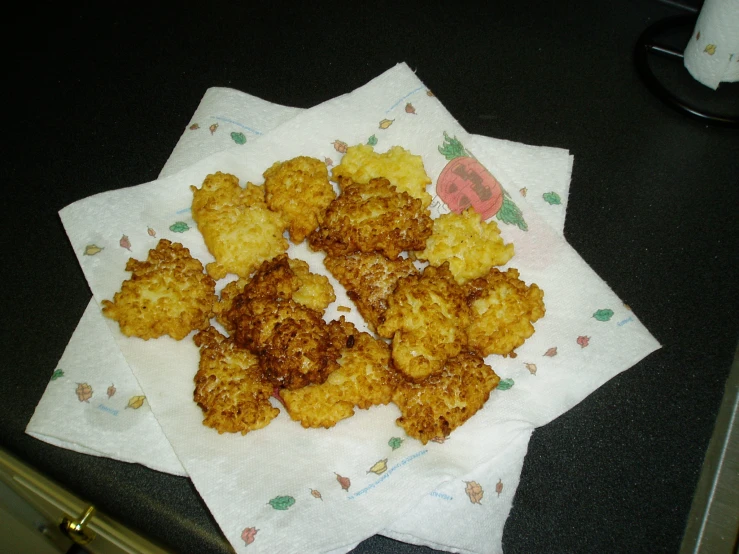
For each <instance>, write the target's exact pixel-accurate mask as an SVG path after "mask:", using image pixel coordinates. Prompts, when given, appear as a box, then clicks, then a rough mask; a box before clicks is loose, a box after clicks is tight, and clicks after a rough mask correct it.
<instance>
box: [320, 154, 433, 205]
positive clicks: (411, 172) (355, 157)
mask: <svg viewBox="0 0 739 554" xmlns="http://www.w3.org/2000/svg"><path fill="white" fill-rule="evenodd" d="M331 177H332V178H333V179H334V180H335V181H337V182H338V183H339V185H340V186H342V187H343V185H342V184H341V182H340V180H341V178H347V177H348V178H349V179H351V180H352V181H354V182H356V183H368V182H369V181H371V180H372V179H375V178H377V177H385V178H386V179H388V180H389V181H390V183H391V184H393V185H394V186H395V187H396V188H397V189H398V190H399V191H401V192H407V193H408V194H410V195H411V196H412V197H413V198H418V199H419V200H420V201H421V205H422V206H423V207H424V208H428V207H429V206H430V205H431V195H430V194H429V193H428V192H426V186H427V185H430V184H431V179H430V178H429V176H428V174H427V173H426V170H425V169H424V167H423V158H421V156H417V155H415V154H411V153H410V152H409V151H408V150H406V149H404V148H403V147H402V146H393V147H391V148H390V149H389V150H388V151H387V152H385V153H382V154H378V153H377V152H375V150H374V148H372V146H370V145H368V144H358V145H356V146H350V147H349V148H348V149H347V151H346V153H345V154H344V157H343V158H341V163H340V164H339V165H337V166H336V167H334V168H333V170H332V171H331Z"/></svg>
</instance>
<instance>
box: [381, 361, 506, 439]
mask: <svg viewBox="0 0 739 554" xmlns="http://www.w3.org/2000/svg"><path fill="white" fill-rule="evenodd" d="M499 382H500V377H498V375H496V373H495V372H494V371H493V370H492V368H490V366H488V365H486V364H485V362H484V361H483V359H482V358H481V357H480V356H477V355H474V354H471V353H469V352H464V353H461V354H459V355H458V356H455V357H453V358H449V359H447V360H446V362H445V364H444V367H443V369H442V371H441V372H440V373H437V374H435V375H430V376H429V377H427V378H426V379H424V380H423V381H421V382H420V383H412V382H410V381H406V382H404V383H401V384H400V385H399V386H398V388H397V390H396V391H395V394H394V395H393V402H394V403H395V404H397V405H398V408H400V413H401V414H402V415H401V417H399V418H398V419H397V420H396V422H397V424H398V425H400V426H401V427H402V428H403V429H405V432H406V433H408V435H410V436H411V437H414V438H416V439H418V440H420V441H421V442H422V443H423V444H426V443H427V442H428V441H430V440H433V439H441V438H444V437H448V436H449V434H450V433H451V432H452V431H453V430H454V429H456V428H458V427H459V426H460V425H462V424H463V423H464V422H465V421H467V420H468V419H469V418H471V417H472V416H473V415H474V414H475V413H477V411H478V410H479V409H480V408H482V407H483V405H484V404H485V402H487V400H488V398H489V397H490V392H491V391H492V390H493V389H494V388H495V387H497V386H498V383H499Z"/></svg>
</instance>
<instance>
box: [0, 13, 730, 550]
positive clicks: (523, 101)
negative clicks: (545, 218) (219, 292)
mask: <svg viewBox="0 0 739 554" xmlns="http://www.w3.org/2000/svg"><path fill="white" fill-rule="evenodd" d="M694 5H695V4H694ZM54 6H55V7H52V8H47V9H44V10H41V9H40V7H37V6H36V5H26V6H25V7H21V8H20V9H21V11H22V12H23V13H22V14H21V16H19V17H14V18H6V21H5V26H6V29H7V31H6V33H5V42H6V47H5V53H6V54H5V64H4V65H5V66H6V70H5V73H6V76H7V77H6V79H5V87H4V88H5V93H6V96H5V98H6V100H5V109H4V110H3V111H4V114H3V118H2V123H3V129H4V135H5V139H4V144H5V147H4V152H3V156H2V158H3V160H2V167H3V172H2V176H3V179H2V184H3V187H2V193H1V194H2V196H1V197H0V198H2V203H3V204H4V206H3V211H2V213H3V221H4V223H5V224H4V230H3V239H2V243H3V249H2V252H3V260H4V262H5V267H4V268H3V270H2V275H3V279H2V281H1V282H2V286H1V287H0V288H1V289H2V306H3V320H2V321H3V324H2V348H3V350H2V369H0V371H1V372H2V373H1V378H0V383H2V385H1V386H0V391H1V392H0V395H1V397H0V422H1V423H2V429H1V431H0V437H1V442H0V444H1V445H2V447H4V448H6V449H7V450H8V451H10V452H11V453H12V454H14V455H16V456H18V457H20V458H21V459H23V460H24V461H26V462H27V463H29V464H30V465H32V466H33V467H35V468H36V469H38V470H39V471H41V472H43V473H44V474H46V475H47V476H49V477H50V478H52V479H54V480H56V481H58V482H59V483H61V484H62V485H64V486H66V487H68V488H69V489H70V490H71V491H72V492H74V493H75V494H77V495H78V496H80V497H82V498H84V499H86V500H88V501H90V502H92V503H94V504H95V505H96V506H97V507H98V508H99V509H100V510H102V511H104V512H106V513H108V514H109V515H111V516H113V517H114V518H117V519H119V520H120V521H122V522H123V523H125V524H128V525H130V526H131V527H133V528H135V529H137V530H139V531H141V532H142V533H144V534H145V535H147V536H150V537H152V538H153V539H155V540H157V541H159V542H161V543H163V544H165V545H168V546H169V547H170V548H172V549H173V550H174V551H177V552H184V553H189V552H198V553H203V554H209V553H222V552H227V551H228V546H227V544H226V543H225V540H224V539H223V538H222V536H221V534H220V532H219V530H218V528H217V526H216V525H215V523H214V522H213V520H212V519H211V517H210V515H209V513H208V510H207V509H206V507H205V506H204V504H203V503H202V501H201V499H200V498H199V496H198V494H197V492H196V491H195V489H194V487H193V486H192V484H191V482H190V481H189V480H188V479H184V478H178V477H173V476H169V475H164V474H160V473H158V472H155V471H152V470H149V469H146V468H143V467H140V466H137V465H131V464H126V463H121V462H117V461H113V460H109V459H100V458H95V457H91V456H86V455H82V454H78V453H74V452H70V451H66V450H63V449H60V448H56V447H53V446H50V445H48V444H46V443H43V442H40V441H38V440H36V439H33V438H31V437H29V436H27V435H25V433H24V429H25V426H26V424H27V422H28V420H29V419H30V417H31V415H32V414H33V410H34V408H35V406H36V404H37V402H38V401H39V399H40V398H41V395H42V394H43V391H44V389H45V387H46V384H47V382H48V380H49V377H50V375H51V373H52V371H53V370H54V368H55V365H56V363H57V361H58V359H59V358H60V356H61V355H62V353H63V351H64V348H65V346H66V344H67V341H68V340H69V338H70V336H71V335H72V332H73V330H74V328H75V326H76V324H77V322H78V320H79V318H80V316H81V315H82V313H83V310H84V308H85V306H86V305H87V302H88V300H89V299H90V292H89V289H88V287H87V284H86V282H85V279H84V277H83V275H82V272H81V270H80V269H79V267H78V265H77V262H76V259H75V257H74V254H73V252H72V249H71V247H70V245H69V243H68V241H67V239H66V235H65V233H64V230H63V228H62V225H61V223H60V221H59V218H58V216H57V212H58V210H59V209H61V208H62V207H64V206H66V205H67V204H69V203H71V202H73V201H75V200H78V199H81V198H83V197H86V196H89V195H91V194H94V193H97V192H102V191H107V190H111V189H116V188H120V187H125V186H130V185H134V184H138V183H143V182H147V181H150V180H153V179H154V178H156V176H157V174H158V172H159V170H160V169H161V167H162V165H163V164H164V163H165V161H166V160H167V158H168V156H169V154H170V152H171V150H172V148H173V147H174V145H175V144H176V143H177V140H178V139H179V137H180V135H181V133H182V132H183V131H184V129H185V126H186V125H187V124H188V122H189V118H190V116H191V115H192V113H193V112H194V111H195V109H196V107H197V105H198V103H199V101H200V99H201V98H202V95H203V94H204V92H205V90H206V89H207V88H208V87H211V86H224V87H233V88H235V89H239V90H242V91H245V92H248V93H250V94H253V95H255V96H259V97H261V98H264V99H266V100H270V101H273V102H277V103H280V104H285V105H291V106H297V107H303V108H308V107H311V106H313V105H315V104H317V103H320V102H322V101H324V100H328V99H330V98H332V97H334V96H337V95H339V94H343V93H345V92H349V91H351V90H353V89H354V88H357V87H359V86H361V85H363V84H365V83H366V82H367V81H368V80H370V79H372V78H373V77H375V76H377V75H379V74H380V73H382V72H384V71H385V70H387V69H389V68H390V67H392V66H393V65H395V64H396V63H398V62H402V61H405V62H406V63H408V65H409V66H410V67H412V68H413V69H414V70H416V71H417V74H418V76H419V78H420V79H421V80H422V81H423V82H424V83H425V84H426V85H427V86H428V87H429V88H430V89H432V90H433V91H434V93H435V94H436V96H437V97H438V98H439V99H440V100H441V101H442V103H444V105H445V106H446V107H447V108H448V109H449V111H450V112H451V113H452V114H453V115H454V116H455V117H457V119H458V120H459V121H460V123H461V124H462V125H463V126H464V127H465V128H466V129H467V130H468V131H469V132H472V133H479V134H484V135H489V136H493V137H497V138H504V139H509V140H513V141H518V142H523V143H527V144H534V145H546V146H555V147H561V148H567V149H569V150H570V152H571V153H572V154H573V155H574V157H575V164H574V170H573V175H572V185H571V190H570V198H569V209H568V214H567V222H566V227H565V235H566V238H567V240H568V241H569V242H570V243H571V244H572V245H573V247H574V248H575V249H576V250H577V251H578V252H579V253H580V255H581V256H582V257H583V258H584V259H585V260H586V261H587V262H588V263H589V264H590V265H591V266H592V267H593V269H594V270H595V271H596V272H597V273H598V274H599V275H600V276H601V277H602V278H603V279H604V280H605V281H606V282H608V283H609V285H611V287H613V289H614V290H615V291H616V293H617V294H618V295H619V296H620V298H621V299H622V300H624V301H625V302H626V303H627V304H628V305H629V306H630V307H631V308H632V309H633V311H634V312H635V313H636V314H637V316H638V317H639V318H640V319H641V320H642V322H643V323H644V324H645V325H646V327H647V328H648V329H649V330H650V331H651V332H652V333H653V334H654V336H655V337H656V338H657V340H658V341H660V343H661V344H662V345H663V347H662V348H661V349H660V350H658V351H657V352H655V353H654V354H652V355H650V356H649V357H647V358H646V359H645V360H644V361H642V362H641V363H639V364H637V365H636V366H635V367H633V368H632V369H630V370H629V371H626V372H624V373H622V374H621V375H619V376H618V377H616V378H614V379H613V380H611V381H610V382H608V383H607V384H606V385H605V386H603V387H602V388H600V389H599V390H597V391H596V392H595V393H593V394H592V395H591V396H590V397H588V398H587V399H585V400H584V401H583V402H582V403H580V404H579V405H578V406H576V407H575V408H574V409H572V410H571V411H569V412H567V413H566V414H564V415H562V416H561V417H559V418H557V419H556V420H555V421H553V422H551V423H550V424H549V425H546V426H544V427H542V428H540V429H537V430H536V432H535V433H534V435H533V438H532V440H531V443H530V447H529V452H528V455H527V457H526V462H525V465H524V468H523V474H522V481H521V485H520V487H519V488H518V491H517V493H516V496H515V501H514V505H513V510H512V512H511V515H510V517H509V519H508V521H507V523H506V527H505V533H504V541H503V545H504V550H505V552H506V554H517V553H560V552H562V553H564V552H568V553H592V552H628V553H641V552H644V553H647V552H648V553H655V552H676V551H677V549H678V548H679V545H680V541H681V537H682V534H683V530H684V526H685V523H686V517H687V514H688V511H689V509H690V504H691V499H692V496H693V491H694V488H695V485H696V483H697V480H698V475H699V472H700V470H701V465H702V461H703V456H704V453H705V449H706V446H707V444H708V440H709V438H710V435H711V431H712V428H713V424H714V420H715V417H716V413H717V411H718V407H719V404H720V401H721V397H722V394H723V390H724V383H725V380H726V377H727V375H728V370H729V366H730V363H731V360H732V358H733V355H734V351H735V348H736V346H737V338H738V336H739V310H738V309H737V308H739V302H738V298H739V271H738V264H737V259H738V258H739V232H737V231H738V230H739V229H738V228H737V215H738V212H739V132H738V131H737V130H735V129H728V128H719V127H714V126H711V125H707V124H706V123H703V122H700V121H697V120H694V119H690V118H688V117H686V116H684V115H682V114H680V113H678V112H676V111H675V110H672V109H670V108H669V107H667V106H666V105H664V104H663V103H662V102H661V101H660V100H659V99H657V98H656V97H655V96H654V95H653V94H652V93H651V92H650V91H649V90H647V89H646V88H645V86H644V84H643V82H642V81H641V80H640V78H639V76H638V74H637V72H636V70H635V68H634V64H633V51H634V46H635V44H636V42H637V39H638V38H639V36H640V34H641V33H642V32H643V31H644V30H645V29H646V28H647V27H648V26H649V25H651V24H652V23H654V22H656V21H659V20H662V19H664V18H666V17H670V16H673V15H678V14H681V13H684V11H683V10H681V9H680V8H679V7H676V6H675V5H670V4H667V3H663V2H658V1H647V0H644V1H637V0H613V1H610V2H592V1H591V0H572V1H571V2H566V3H560V2H550V1H540V0H534V1H531V2H525V3H517V2H488V3H484V4H483V5H477V4H472V5H471V6H468V5H466V4H464V3H461V2H449V1H445V2H441V1H436V2H426V3H408V2H405V3H382V2H379V3H377V2H371V3H363V4H362V5H361V6H360V5H358V3H354V2H332V3H310V2H304V3H284V4H281V3H275V2H264V3H252V2H240V3H233V4H223V5H220V4H218V3H201V4H199V5H197V6H193V5H192V4H187V5H185V4H182V5H179V6H178V7H170V8H168V9H167V10H165V9H163V8H157V7H154V5H150V6H147V7H141V6H139V5H130V4H115V5H113V6H110V5H108V6H106V7H105V8H104V9H103V8H100V11H89V10H82V9H81V8H77V7H73V6H70V5H67V4H55V5H54ZM687 32H688V33H689V32H690V30H689V29H688V30H687ZM673 38H674V37H673ZM675 40H677V42H679V41H680V40H681V39H680V37H677V38H676V39H675ZM654 64H655V65H654V67H655V72H656V73H657V74H658V75H660V77H661V78H663V79H666V80H667V81H669V82H670V83H671V86H674V87H675V88H676V89H677V90H679V91H680V92H681V93H685V94H689V95H694V97H695V98H696V99H697V100H699V101H700V102H704V103H706V104H707V105H710V106H711V107H712V108H713V109H719V110H723V111H725V112H732V113H733V114H734V115H736V114H737V113H738V112H739V89H738V88H737V85H728V86H727V85H722V86H721V88H720V89H719V91H718V92H717V93H712V92H710V91H709V90H708V89H706V88H705V87H702V86H701V85H698V84H697V83H695V82H694V81H692V79H690V78H689V77H685V73H684V71H683V70H681V66H680V65H679V62H678V65H675V64H674V63H673V64H670V63H668V62H666V61H664V60H656V61H655V62H654ZM70 423H71V424H73V423H74V422H70ZM429 551H430V550H429V549H426V548H418V547H413V546H410V545H407V544H403V543H398V542H396V541H392V540H389V539H386V538H383V537H373V538H369V539H368V540H366V541H365V542H363V543H362V544H360V545H359V546H358V547H357V549H356V552H359V553H370V552H381V553H395V552H399V553H411V552H413V553H416V552H429Z"/></svg>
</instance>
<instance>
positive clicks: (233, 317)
mask: <svg viewBox="0 0 739 554" xmlns="http://www.w3.org/2000/svg"><path fill="white" fill-rule="evenodd" d="M247 291H248V287H247V288H246V289H245V290H244V293H242V294H240V295H239V296H237V297H236V298H234V300H233V304H232V306H231V309H230V310H229V311H228V312H227V313H226V315H225V317H226V318H227V319H228V320H229V321H230V323H231V325H232V326H233V329H234V333H233V335H232V336H233V338H234V341H235V342H236V344H237V345H239V346H242V347H244V348H247V349H248V350H250V351H251V352H253V353H254V354H256V355H257V356H258V357H259V364H260V367H261V369H262V371H263V373H264V375H265V376H266V377H267V378H268V379H269V380H270V381H271V382H272V383H273V384H274V385H275V386H279V387H283V388H286V389H290V390H292V389H296V388H300V387H304V386H306V385H309V384H311V383H323V382H324V381H325V380H326V378H327V377H328V374H329V373H331V372H332V371H333V370H335V369H336V368H337V367H338V364H337V363H336V360H337V358H338V357H339V355H340V350H341V347H342V346H343V342H342V337H341V335H340V333H339V332H337V330H336V329H334V328H333V327H332V326H331V324H328V323H326V321H324V319H323V317H322V316H321V313H320V312H317V311H315V310H312V309H310V308H307V307H305V306H303V305H301V304H298V303H297V302H295V301H294V300H292V299H289V298H288V299H283V298H270V297H255V298H248V296H247V295H246V294H245V293H246V292H247Z"/></svg>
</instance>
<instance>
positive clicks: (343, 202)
mask: <svg viewBox="0 0 739 554" xmlns="http://www.w3.org/2000/svg"><path fill="white" fill-rule="evenodd" d="M341 182H342V184H341V187H342V192H341V194H340V195H339V196H338V197H337V198H336V199H335V200H334V201H333V202H331V204H330V205H329V207H328V208H327V209H326V213H325V217H324V221H323V223H322V224H321V226H320V227H319V228H318V229H316V230H315V231H313V232H312V233H311V234H310V235H308V244H309V246H310V247H311V249H313V250H323V251H325V252H326V253H328V254H330V255H332V256H340V255H342V254H350V253H351V252H358V251H359V252H381V253H382V254H384V255H385V256H387V257H388V258H395V257H397V256H398V255H399V254H400V253H401V252H402V251H404V250H422V249H423V248H425V246H426V239H427V238H428V237H429V236H430V235H431V232H432V230H433V224H432V220H431V214H430V212H429V210H428V209H426V208H424V207H422V205H421V201H420V200H418V199H416V198H413V197H411V196H410V195H408V193H406V192H399V191H398V190H397V189H396V188H395V187H394V186H393V185H391V184H390V181H388V180H387V179H384V178H377V179H371V180H370V181H369V182H368V183H366V184H359V183H354V182H352V181H350V180H348V179H342V180H341Z"/></svg>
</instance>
